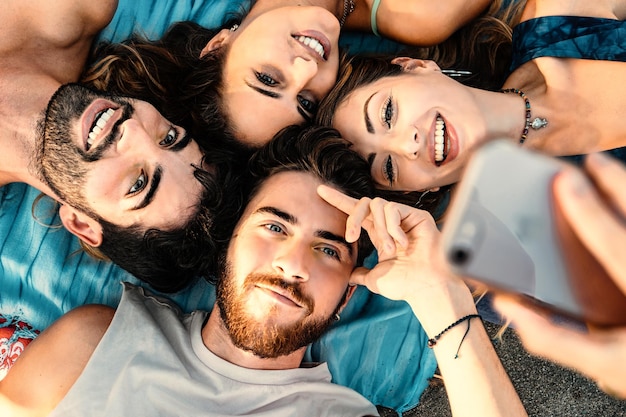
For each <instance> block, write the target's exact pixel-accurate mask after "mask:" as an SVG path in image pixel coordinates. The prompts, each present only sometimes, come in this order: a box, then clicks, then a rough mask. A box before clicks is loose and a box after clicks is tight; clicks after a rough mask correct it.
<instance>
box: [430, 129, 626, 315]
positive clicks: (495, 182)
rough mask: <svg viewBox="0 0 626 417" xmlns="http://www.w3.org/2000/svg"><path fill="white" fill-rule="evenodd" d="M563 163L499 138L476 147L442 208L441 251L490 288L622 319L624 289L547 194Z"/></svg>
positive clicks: (567, 310)
mask: <svg viewBox="0 0 626 417" xmlns="http://www.w3.org/2000/svg"><path fill="white" fill-rule="evenodd" d="M566 166H567V165H566V163H565V162H562V161H559V160H557V159H555V158H551V157H548V156H545V155H540V154H536V153H533V152H531V151H526V150H524V149H522V148H519V147H517V146H514V145H512V144H510V143H508V142H504V141H497V142H493V143H490V144H487V145H485V146H484V147H483V148H481V149H480V150H478V151H477V152H476V154H475V155H474V156H473V157H472V159H471V160H470V162H469V164H468V166H467V168H466V170H465V172H464V176H463V179H462V181H461V182H460V183H459V185H458V186H457V189H456V191H455V195H454V196H453V198H452V201H451V204H450V207H449V209H448V212H447V214H446V218H445V222H444V226H443V236H442V244H443V245H442V247H443V250H444V257H445V258H446V259H447V261H448V263H449V265H450V266H451V268H452V270H453V271H454V272H455V273H457V274H459V275H462V276H464V277H467V278H471V279H474V280H477V281H481V282H483V283H485V284H487V285H488V286H489V287H491V288H493V289H495V290H496V291H506V292H513V293H520V294H524V295H526V296H529V297H532V299H533V300H534V301H535V302H536V303H537V304H539V305H541V306H543V307H547V308H550V309H552V310H555V311H558V312H561V313H565V314H567V315H570V316H572V317H574V318H577V319H580V320H583V321H586V322H589V323H592V324H594V325H597V326H616V325H623V324H626V297H625V296H624V294H623V293H622V292H621V291H620V290H619V289H618V288H617V287H616V285H615V284H614V282H613V281H612V280H611V279H610V277H609V276H608V275H607V274H606V271H605V270H604V268H603V267H602V266H601V265H600V264H599V263H598V262H597V261H596V259H595V257H593V256H592V255H591V254H590V253H589V252H588V250H587V249H586V248H585V247H584V246H583V245H582V243H581V242H580V241H579V239H578V238H577V236H576V235H575V234H574V233H573V231H572V230H571V228H570V227H569V225H568V224H567V222H565V221H564V219H563V217H562V214H561V208H560V207H559V206H558V204H556V203H555V200H554V199H553V198H552V182H553V179H554V176H555V175H556V174H557V173H558V172H559V171H560V170H562V169H564V168H565V167H566Z"/></svg>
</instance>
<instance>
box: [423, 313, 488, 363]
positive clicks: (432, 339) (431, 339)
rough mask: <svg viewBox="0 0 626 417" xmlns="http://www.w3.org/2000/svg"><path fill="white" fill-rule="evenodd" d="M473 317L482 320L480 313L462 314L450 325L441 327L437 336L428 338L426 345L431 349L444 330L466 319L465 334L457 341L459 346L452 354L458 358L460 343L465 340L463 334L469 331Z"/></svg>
mask: <svg viewBox="0 0 626 417" xmlns="http://www.w3.org/2000/svg"><path fill="white" fill-rule="evenodd" d="M475 317H478V318H480V319H481V320H482V317H481V316H480V314H468V315H467V316H463V317H461V318H460V319H458V320H457V321H455V322H454V323H452V324H451V325H449V326H448V327H446V328H445V329H443V330H442V331H441V332H440V333H439V334H438V335H437V336H435V337H432V338H430V339H428V347H429V348H431V349H432V348H433V347H434V346H435V345H436V344H437V341H438V340H439V339H440V338H441V336H443V334H444V333H445V332H447V331H448V330H450V329H452V328H453V327H455V326H458V325H459V324H461V323H463V322H464V321H467V330H465V334H464V335H463V338H462V339H461V343H459V348H458V349H457V351H456V355H455V356H454V358H455V359H456V358H458V357H459V350H460V349H461V345H462V344H463V341H464V340H465V336H467V333H468V332H469V329H470V320H471V319H473V318H475Z"/></svg>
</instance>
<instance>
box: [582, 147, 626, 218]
mask: <svg viewBox="0 0 626 417" xmlns="http://www.w3.org/2000/svg"><path fill="white" fill-rule="evenodd" d="M585 168H586V169H587V172H588V174H589V176H590V177H591V178H593V181H594V182H595V183H596V184H597V186H598V188H600V189H601V190H602V192H603V193H604V194H605V195H606V196H607V197H608V199H609V200H610V203H611V204H612V205H613V207H614V208H615V209H616V210H617V211H618V213H619V214H620V215H621V216H622V217H626V194H625V193H623V192H622V191H623V189H622V187H620V186H619V185H621V184H624V183H625V182H626V165H624V164H623V163H621V162H619V161H617V160H615V159H613V158H611V157H609V156H607V155H604V154H601V153H597V154H591V155H589V156H588V157H587V158H586V160H585Z"/></svg>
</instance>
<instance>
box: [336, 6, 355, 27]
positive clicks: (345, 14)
mask: <svg viewBox="0 0 626 417" xmlns="http://www.w3.org/2000/svg"><path fill="white" fill-rule="evenodd" d="M354 8H355V4H354V0H343V14H342V15H341V19H339V26H341V27H343V25H344V23H346V19H347V18H348V16H350V14H351V13H352V12H353V11H354Z"/></svg>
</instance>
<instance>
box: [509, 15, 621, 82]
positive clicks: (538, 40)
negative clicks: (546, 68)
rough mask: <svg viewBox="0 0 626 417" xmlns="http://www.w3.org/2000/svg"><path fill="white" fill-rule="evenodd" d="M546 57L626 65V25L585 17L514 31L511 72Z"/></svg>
mask: <svg viewBox="0 0 626 417" xmlns="http://www.w3.org/2000/svg"><path fill="white" fill-rule="evenodd" d="M543 56H550V57H556V58H579V59H595V60H603V61H626V22H624V21H621V20H614V19H604V18H598V17H584V16H544V17H538V18H535V19H530V20H526V21H524V22H521V23H520V24H518V25H517V26H515V28H514V29H513V57H512V61H511V67H510V70H511V72H513V71H514V70H516V69H517V68H519V67H520V66H521V65H522V64H524V63H526V62H528V61H530V60H532V59H535V58H539V57H543Z"/></svg>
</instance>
